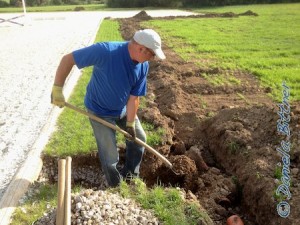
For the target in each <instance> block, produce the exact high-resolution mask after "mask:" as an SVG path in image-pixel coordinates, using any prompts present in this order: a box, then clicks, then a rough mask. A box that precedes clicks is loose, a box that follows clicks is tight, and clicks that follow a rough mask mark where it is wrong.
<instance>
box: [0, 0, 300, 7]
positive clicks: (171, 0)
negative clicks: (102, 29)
mask: <svg viewBox="0 0 300 225" xmlns="http://www.w3.org/2000/svg"><path fill="white" fill-rule="evenodd" d="M25 1H26V5H27V6H41V5H78V4H106V5H107V6H108V7H113V8H132V7H199V6H226V5H245V4H273V3H294V2H300V0H25ZM21 5H22V0H9V2H8V0H0V7H8V6H21Z"/></svg>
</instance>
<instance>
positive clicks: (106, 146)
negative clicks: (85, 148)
mask: <svg viewBox="0 0 300 225" xmlns="http://www.w3.org/2000/svg"><path fill="white" fill-rule="evenodd" d="M102 119H104V120H106V121H107V122H110V123H112V124H114V125H115V121H114V119H112V118H102ZM90 122H91V125H92V128H93V131H94V135H95V138H96V142H97V146H98V153H99V157H100V162H101V165H102V170H103V172H104V174H105V177H106V179H107V182H108V184H109V185H110V186H112V187H115V186H117V185H118V184H119V183H120V180H121V177H120V174H119V171H118V169H117V163H118V162H119V153H118V151H117V144H116V131H114V130H113V129H111V128H109V127H107V126H105V125H103V124H101V123H99V122H97V121H95V120H92V119H90Z"/></svg>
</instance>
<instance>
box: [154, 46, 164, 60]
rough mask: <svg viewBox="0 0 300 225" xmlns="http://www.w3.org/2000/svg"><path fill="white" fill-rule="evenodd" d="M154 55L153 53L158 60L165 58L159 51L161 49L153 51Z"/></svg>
mask: <svg viewBox="0 0 300 225" xmlns="http://www.w3.org/2000/svg"><path fill="white" fill-rule="evenodd" d="M154 53H155V55H156V56H157V57H158V58H159V59H165V58H166V56H165V54H164V53H163V51H162V50H161V48H159V49H155V50H154Z"/></svg>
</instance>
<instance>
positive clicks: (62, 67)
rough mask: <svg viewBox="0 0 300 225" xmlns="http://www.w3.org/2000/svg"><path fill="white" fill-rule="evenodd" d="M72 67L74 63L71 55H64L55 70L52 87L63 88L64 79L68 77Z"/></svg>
mask: <svg viewBox="0 0 300 225" xmlns="http://www.w3.org/2000/svg"><path fill="white" fill-rule="evenodd" d="M74 65H75V61H74V58H73V55H72V53H69V54H67V55H64V56H63V58H62V59H61V61H60V63H59V66H58V68H57V70H56V75H55V79H54V85H56V86H60V87H63V86H64V84H65V81H66V78H67V77H68V75H69V73H70V72H71V70H72V68H73V66H74Z"/></svg>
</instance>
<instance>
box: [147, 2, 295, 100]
mask: <svg viewBox="0 0 300 225" xmlns="http://www.w3.org/2000/svg"><path fill="white" fill-rule="evenodd" d="M247 10H252V11H253V12H255V13H257V14H258V15H259V16H257V17H255V16H240V17H238V18H202V19H176V20H159V21H158V20H157V21H151V22H150V24H151V26H154V27H156V28H157V29H159V31H160V32H161V33H162V35H163V38H164V39H165V40H168V41H165V43H166V44H167V45H168V46H170V47H173V48H174V49H175V51H176V52H178V53H179V54H180V55H181V56H182V57H183V58H184V59H186V60H189V59H198V60H197V61H198V62H199V66H202V67H222V68H229V69H243V70H247V71H250V72H251V73H253V74H255V75H256V76H257V77H259V79H260V80H261V81H262V84H263V85H264V86H268V87H271V88H272V95H273V97H275V98H276V99H277V100H280V99H281V83H282V81H283V80H285V81H287V83H288V85H289V87H290V88H291V100H300V13H299V12H300V4H276V5H247V6H228V7H217V8H206V9H205V10H203V9H197V10H196V11H197V12H202V13H205V12H234V13H242V12H245V11H247Z"/></svg>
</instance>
